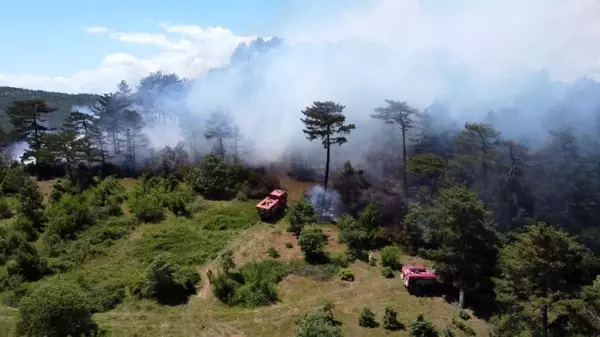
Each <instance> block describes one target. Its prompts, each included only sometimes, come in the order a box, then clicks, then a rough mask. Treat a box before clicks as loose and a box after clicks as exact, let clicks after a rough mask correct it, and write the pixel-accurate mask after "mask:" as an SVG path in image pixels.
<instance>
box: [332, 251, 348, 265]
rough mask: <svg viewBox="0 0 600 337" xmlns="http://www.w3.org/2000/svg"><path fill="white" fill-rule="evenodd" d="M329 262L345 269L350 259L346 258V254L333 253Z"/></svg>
mask: <svg viewBox="0 0 600 337" xmlns="http://www.w3.org/2000/svg"><path fill="white" fill-rule="evenodd" d="M329 259H330V261H331V263H332V264H334V265H336V266H338V267H340V268H347V267H348V265H349V264H350V259H349V258H348V254H346V253H334V254H331V256H330V258H329Z"/></svg>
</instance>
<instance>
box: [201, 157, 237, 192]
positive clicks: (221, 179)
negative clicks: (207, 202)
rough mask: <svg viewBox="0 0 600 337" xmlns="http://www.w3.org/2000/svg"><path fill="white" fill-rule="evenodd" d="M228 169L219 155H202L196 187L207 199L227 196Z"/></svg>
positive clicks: (228, 184) (229, 184)
mask: <svg viewBox="0 0 600 337" xmlns="http://www.w3.org/2000/svg"><path fill="white" fill-rule="evenodd" d="M231 183H232V182H231V179H230V169H229V167H228V165H227V163H225V162H224V161H223V159H221V158H220V157H219V156H217V155H214V154H208V155H206V156H204V158H203V159H202V162H201V163H200V167H199V177H198V189H199V190H200V191H201V193H202V195H204V196H205V197H206V198H209V199H221V198H225V197H227V195H228V194H229V193H230V190H231Z"/></svg>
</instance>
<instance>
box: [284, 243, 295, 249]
mask: <svg viewBox="0 0 600 337" xmlns="http://www.w3.org/2000/svg"><path fill="white" fill-rule="evenodd" d="M285 248H288V249H290V248H294V245H293V244H292V243H291V242H286V243H285Z"/></svg>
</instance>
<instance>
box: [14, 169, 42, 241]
mask: <svg viewBox="0 0 600 337" xmlns="http://www.w3.org/2000/svg"><path fill="white" fill-rule="evenodd" d="M43 200H44V199H43V197H42V194H41V193H40V190H39V188H38V185H37V183H36V181H35V180H33V179H31V178H27V179H25V180H24V183H23V186H21V188H20V189H19V208H18V212H19V214H20V215H22V216H23V217H25V218H26V219H28V220H29V221H31V224H32V225H33V227H34V228H36V229H37V230H38V231H41V230H42V227H43V225H44V223H45V221H46V219H45V217H44V204H43Z"/></svg>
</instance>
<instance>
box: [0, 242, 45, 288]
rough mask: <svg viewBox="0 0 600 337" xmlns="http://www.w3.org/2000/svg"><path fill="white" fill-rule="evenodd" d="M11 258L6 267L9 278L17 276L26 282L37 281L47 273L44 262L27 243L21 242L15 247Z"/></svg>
mask: <svg viewBox="0 0 600 337" xmlns="http://www.w3.org/2000/svg"><path fill="white" fill-rule="evenodd" d="M12 256H13V259H12V260H9V261H8V263H7V265H6V270H7V271H8V275H9V276H17V275H18V276H20V277H22V278H23V279H24V280H27V281H37V280H39V279H40V278H42V276H44V275H45V274H48V272H49V271H48V266H47V262H46V260H45V259H43V258H42V257H40V255H39V253H38V251H37V249H36V248H35V247H34V246H32V245H31V244H29V243H26V242H22V243H20V244H19V245H18V246H16V247H15V248H14V250H12Z"/></svg>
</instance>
